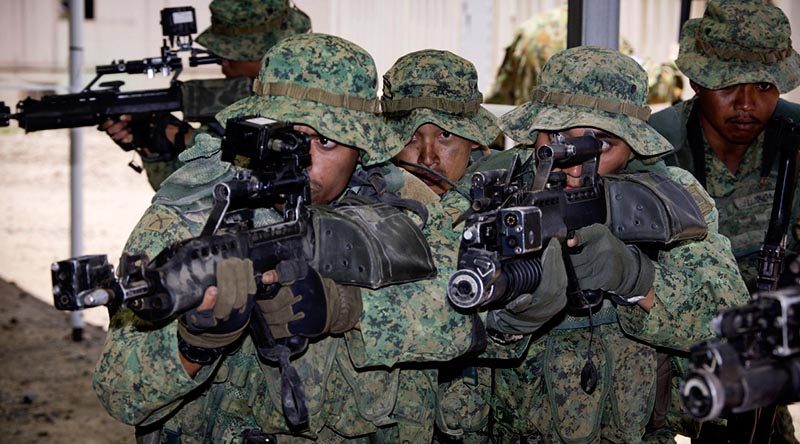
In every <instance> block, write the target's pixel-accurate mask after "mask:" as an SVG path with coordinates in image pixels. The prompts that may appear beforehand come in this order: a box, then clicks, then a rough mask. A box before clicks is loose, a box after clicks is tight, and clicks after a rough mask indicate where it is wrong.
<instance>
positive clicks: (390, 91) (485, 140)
mask: <svg viewBox="0 0 800 444" xmlns="http://www.w3.org/2000/svg"><path fill="white" fill-rule="evenodd" d="M482 102H483V94H481V92H480V91H479V90H478V72H477V71H476V70H475V66H474V65H473V64H472V63H471V62H470V61H468V60H466V59H464V58H461V57H459V56H457V55H455V54H453V53H452V52H449V51H441V50H435V49H426V50H422V51H416V52H412V53H410V54H406V55H404V56H403V57H400V58H399V59H397V61H396V62H395V64H394V65H392V67H391V68H389V70H388V71H387V72H386V74H385V75H384V76H383V96H382V97H381V104H382V107H383V114H384V116H386V117H387V122H388V123H389V125H390V126H391V127H392V128H393V129H394V130H395V131H397V132H398V133H399V134H400V137H401V140H403V141H404V142H408V141H410V140H411V138H412V136H413V135H414V132H415V131H416V130H417V128H419V127H420V126H422V125H424V124H426V123H432V124H434V125H436V126H438V127H439V128H442V129H444V130H446V131H449V132H451V133H453V134H455V135H457V136H459V137H462V138H464V139H467V140H471V141H473V142H477V143H479V144H481V145H489V144H490V143H491V142H492V141H493V140H494V139H495V137H497V135H498V134H499V133H500V129H499V128H498V127H497V125H496V123H495V122H496V120H497V119H496V118H495V117H494V115H493V114H492V113H490V112H489V111H487V110H486V109H484V108H483V107H481V106H480V104H481V103H482Z"/></svg>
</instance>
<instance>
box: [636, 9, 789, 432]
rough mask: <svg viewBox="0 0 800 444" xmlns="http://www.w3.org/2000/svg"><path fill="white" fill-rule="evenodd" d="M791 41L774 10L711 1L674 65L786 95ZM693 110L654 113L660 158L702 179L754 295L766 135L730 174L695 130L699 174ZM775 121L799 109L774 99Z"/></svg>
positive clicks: (783, 427) (687, 28)
mask: <svg viewBox="0 0 800 444" xmlns="http://www.w3.org/2000/svg"><path fill="white" fill-rule="evenodd" d="M790 37H791V29H790V26H789V21H788V19H787V18H786V16H785V15H784V14H783V12H781V11H780V9H778V8H777V7H774V6H771V5H765V4H763V2H755V1H752V2H751V1H746V2H725V1H720V2H710V3H709V5H708V9H707V10H706V12H705V14H704V15H703V17H702V18H700V19H693V20H689V21H688V22H686V24H685V25H684V28H683V30H682V32H681V39H680V53H679V56H678V59H677V60H676V63H677V65H678V66H679V67H680V69H681V70H682V71H683V72H684V73H685V74H686V75H687V76H688V77H689V79H690V80H692V81H693V82H695V83H697V84H698V85H700V86H702V87H704V88H707V89H712V90H713V89H720V88H725V87H728V86H732V85H736V84H741V83H759V82H767V83H771V84H773V85H775V86H776V87H777V88H778V90H779V91H780V92H781V93H787V92H789V91H791V90H792V89H794V88H796V87H797V86H798V84H800V55H798V53H797V52H796V51H794V50H793V49H792V48H791V38H790ZM699 106H700V102H699V101H698V100H697V97H695V98H692V99H691V100H689V101H686V102H682V103H679V104H677V105H675V106H673V107H671V108H667V109H665V110H662V111H661V112H659V113H656V114H654V115H653V116H652V117H651V119H650V125H652V126H653V127H654V128H655V129H656V130H657V131H658V132H660V133H661V134H663V135H664V137H666V138H667V139H668V140H669V141H670V142H671V143H672V145H673V146H674V147H675V152H674V153H673V154H670V155H669V156H667V157H666V161H667V163H668V164H670V165H677V166H680V167H681V168H685V169H687V170H689V171H690V172H692V174H694V175H695V176H698V177H699V176H701V175H702V176H705V187H706V190H708V193H709V194H710V195H711V197H713V198H714V200H715V201H716V203H717V207H718V208H719V213H720V227H719V231H720V233H722V234H724V235H726V236H728V237H729V238H730V240H731V246H732V249H733V253H734V255H735V256H736V260H737V262H738V265H739V271H740V272H741V274H742V277H743V278H744V280H745V283H747V285H748V287H749V288H750V289H751V290H754V289H755V280H756V276H757V274H758V257H759V250H760V248H761V245H762V243H763V242H764V236H765V234H766V231H767V227H768V224H769V218H770V214H771V211H772V199H773V195H774V191H775V182H776V179H777V175H778V168H777V165H765V167H766V168H765V169H764V171H763V172H762V162H763V158H764V153H765V151H766V148H768V147H766V146H765V138H766V134H767V133H768V132H769V130H765V131H764V132H762V133H761V134H760V135H759V136H758V137H757V138H756V139H755V140H753V141H752V143H751V144H750V146H749V147H748V148H747V151H746V152H745V155H744V158H743V159H742V162H741V164H740V165H739V168H738V171H737V172H736V174H732V173H731V172H730V171H729V170H728V168H727V167H726V166H725V164H724V163H723V162H722V160H720V158H719V157H718V156H717V155H716V154H715V153H714V152H713V151H712V150H711V148H710V146H709V144H708V141H707V140H706V137H705V134H702V133H703V129H702V126H699V124H698V126H699V128H700V133H701V134H702V143H701V145H702V146H698V147H696V148H697V149H698V150H699V152H700V153H702V154H701V155H702V156H703V157H704V160H705V170H704V171H702V172H701V171H698V169H699V166H698V165H695V161H694V155H693V147H692V146H691V145H690V144H691V143H692V142H690V140H689V139H690V137H689V135H688V134H689V130H688V126H689V122H690V116H691V115H692V110H693V109H695V108H696V107H699ZM695 111H699V110H695ZM773 116H776V117H784V118H789V119H791V120H793V121H794V122H798V121H800V105H797V104H794V103H790V102H787V101H784V100H782V99H779V100H778V105H777V107H776V109H775V112H774V113H773ZM697 118H699V115H698V117H697ZM698 145H700V143H698ZM762 176H764V177H762ZM795 193H796V194H795V203H794V205H793V207H792V208H793V215H792V219H791V221H792V225H793V226H794V227H795V228H794V229H792V228H791V227H790V230H789V236H788V245H787V252H788V253H797V252H798V251H800V245H799V243H800V239H799V237H800V229H798V228H797V227H800V219H798V208H799V207H800V188H799V189H798V190H797V191H796V192H795ZM778 422H779V429H778V430H779V432H780V433H782V435H783V436H782V437H779V436H773V438H772V442H794V443H796V442H797V440H796V439H795V438H794V436H793V435H794V432H793V431H794V427H793V426H792V423H791V418H790V417H789V414H788V411H787V410H786V409H785V408H781V409H779V410H778Z"/></svg>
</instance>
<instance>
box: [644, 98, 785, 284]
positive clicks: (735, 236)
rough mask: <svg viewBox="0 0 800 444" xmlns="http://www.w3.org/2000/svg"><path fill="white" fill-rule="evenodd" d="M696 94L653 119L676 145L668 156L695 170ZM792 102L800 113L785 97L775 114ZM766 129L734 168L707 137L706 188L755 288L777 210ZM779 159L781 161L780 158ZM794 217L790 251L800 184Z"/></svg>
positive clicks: (723, 230) (744, 273) (744, 274)
mask: <svg viewBox="0 0 800 444" xmlns="http://www.w3.org/2000/svg"><path fill="white" fill-rule="evenodd" d="M698 103H699V102H698V101H697V98H693V99H691V100H688V101H686V102H681V103H679V104H677V105H675V106H674V107H672V108H667V109H665V110H662V111H660V112H659V113H656V114H654V115H653V117H652V119H651V121H650V124H651V125H652V126H653V127H654V128H655V129H656V130H658V131H659V132H661V133H662V134H664V135H665V136H666V137H668V138H669V140H670V141H671V142H672V143H673V144H674V145H675V154H671V155H669V156H668V157H666V158H665V160H666V161H667V162H668V163H669V164H672V165H676V166H679V167H681V168H686V169H687V170H689V171H694V169H695V168H694V165H693V164H692V163H690V162H689V158H690V157H691V154H690V153H691V149H690V148H689V143H688V141H687V140H688V137H687V134H686V124H687V122H688V120H689V114H690V113H691V111H692V108H693V107H694V106H698ZM787 108H792V109H793V111H794V113H792V114H791V115H790V116H787V117H794V118H797V116H800V106H798V105H796V104H791V103H789V102H784V101H783V100H781V101H780V102H779V105H778V110H777V111H776V113H775V114H776V115H781V114H783V113H782V110H784V109H787ZM764 148H765V147H764V133H762V134H761V135H759V136H758V137H757V138H756V139H755V140H754V141H753V142H752V143H751V144H750V146H749V147H748V148H747V151H746V152H745V155H744V158H743V159H742V163H741V164H740V165H739V169H738V171H737V172H736V173H735V174H733V173H731V172H730V170H729V169H728V168H727V167H726V166H725V164H724V163H723V162H722V160H721V159H720V158H719V157H718V156H717V155H716V154H714V152H713V151H712V150H711V147H710V146H709V145H708V141H707V140H706V139H705V136H704V137H703V149H704V152H705V162H706V171H705V173H706V189H707V190H708V193H709V194H710V195H711V197H713V198H714V200H715V201H716V202H717V208H718V209H719V215H720V224H719V231H720V233H722V234H724V235H725V236H727V237H728V238H729V239H730V241H731V248H732V249H733V254H734V255H735V256H736V261H737V262H738V264H739V271H740V272H741V274H742V277H743V278H744V281H745V283H746V284H747V286H748V287H749V288H750V289H751V290H755V281H756V277H757V275H758V257H759V251H760V250H761V246H762V244H763V243H764V236H765V235H766V232H767V227H768V226H769V218H770V215H771V214H772V200H773V196H774V194H775V183H776V181H777V177H778V168H777V167H774V168H772V170H771V171H770V173H769V175H768V176H767V177H765V178H764V179H762V178H761V160H762V157H763V153H764ZM776 165H777V164H776ZM792 209H793V210H792V215H791V219H790V221H791V223H790V227H789V230H788V233H787V235H788V236H787V239H788V242H787V254H792V253H797V252H800V239H798V237H797V236H798V233H800V229H797V228H794V227H800V214H799V213H800V186H798V189H797V190H796V191H795V204H794V205H793V206H792Z"/></svg>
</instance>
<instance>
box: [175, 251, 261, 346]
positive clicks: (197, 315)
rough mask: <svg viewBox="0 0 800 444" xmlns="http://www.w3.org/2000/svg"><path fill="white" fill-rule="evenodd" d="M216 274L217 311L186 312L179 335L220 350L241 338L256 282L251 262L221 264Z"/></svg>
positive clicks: (181, 319) (231, 261)
mask: <svg viewBox="0 0 800 444" xmlns="http://www.w3.org/2000/svg"><path fill="white" fill-rule="evenodd" d="M216 275H217V302H216V304H215V305H214V308H213V309H209V310H203V311H198V310H197V309H192V310H189V311H187V312H186V313H184V314H183V315H182V316H181V317H180V322H179V323H178V334H179V335H180V337H181V339H182V340H183V341H185V342H186V343H188V344H189V345H191V346H193V347H195V348H201V349H209V350H215V351H218V350H219V349H221V348H224V347H226V346H228V345H230V344H232V343H233V342H234V341H236V340H237V339H239V337H240V336H241V335H242V333H243V331H244V329H245V327H246V326H247V322H248V320H249V319H250V311H251V310H252V308H253V295H254V294H255V292H256V282H255V279H254V277H253V261H251V260H250V259H239V258H230V259H224V260H222V261H220V262H218V263H217V268H216ZM187 357H188V356H187ZM188 358H190V360H191V357H188ZM195 362H196V361H195Z"/></svg>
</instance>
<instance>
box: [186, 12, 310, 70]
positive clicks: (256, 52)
mask: <svg viewBox="0 0 800 444" xmlns="http://www.w3.org/2000/svg"><path fill="white" fill-rule="evenodd" d="M209 9H211V26H210V27H209V28H207V29H206V30H205V31H203V32H202V33H201V34H200V35H199V36H197V42H198V43H200V44H201V45H203V46H205V47H206V49H208V50H209V51H211V52H213V53H214V54H216V55H218V56H220V57H222V58H225V59H228V60H239V61H243V60H261V58H262V57H264V54H265V53H266V52H267V51H268V50H269V49H270V48H272V47H273V46H274V45H275V44H276V43H278V41H280V40H283V39H284V38H286V37H289V36H292V35H295V34H303V33H306V32H308V31H309V30H310V29H311V19H309V18H308V16H307V15H306V14H305V13H304V12H303V11H301V10H299V9H297V8H295V7H292V6H290V5H289V1H288V0H213V1H212V2H211V5H210V6H209Z"/></svg>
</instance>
